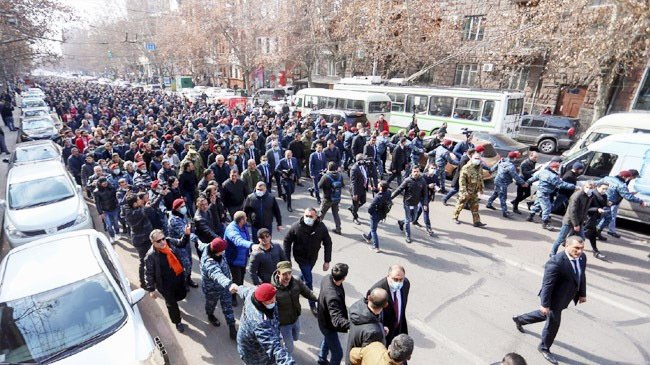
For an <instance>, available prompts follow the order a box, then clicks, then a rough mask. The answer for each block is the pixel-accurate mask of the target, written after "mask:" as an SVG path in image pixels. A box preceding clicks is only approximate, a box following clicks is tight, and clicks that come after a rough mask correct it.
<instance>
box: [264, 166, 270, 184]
mask: <svg viewBox="0 0 650 365" xmlns="http://www.w3.org/2000/svg"><path fill="white" fill-rule="evenodd" d="M263 167H264V182H265V183H267V184H268V183H269V172H268V171H267V170H266V166H263Z"/></svg>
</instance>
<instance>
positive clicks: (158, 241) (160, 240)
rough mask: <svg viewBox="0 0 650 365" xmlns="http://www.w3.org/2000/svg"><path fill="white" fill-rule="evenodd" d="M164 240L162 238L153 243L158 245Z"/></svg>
mask: <svg viewBox="0 0 650 365" xmlns="http://www.w3.org/2000/svg"><path fill="white" fill-rule="evenodd" d="M164 240H165V237H163V238H161V239H159V240H155V241H154V242H155V243H160V242H162V241H164Z"/></svg>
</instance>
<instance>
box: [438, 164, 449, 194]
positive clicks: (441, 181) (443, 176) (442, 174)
mask: <svg viewBox="0 0 650 365" xmlns="http://www.w3.org/2000/svg"><path fill="white" fill-rule="evenodd" d="M436 175H437V176H438V186H439V187H440V189H441V190H442V191H445V180H447V172H446V171H445V167H444V166H442V167H440V166H438V169H437V170H436Z"/></svg>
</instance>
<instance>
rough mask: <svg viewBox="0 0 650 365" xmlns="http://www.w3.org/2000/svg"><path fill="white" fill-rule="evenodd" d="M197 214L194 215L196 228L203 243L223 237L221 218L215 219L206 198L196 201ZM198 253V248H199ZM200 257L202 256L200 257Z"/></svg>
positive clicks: (197, 234)
mask: <svg viewBox="0 0 650 365" xmlns="http://www.w3.org/2000/svg"><path fill="white" fill-rule="evenodd" d="M196 208H197V209H196V213H195V214H194V227H195V233H196V236H197V237H199V240H200V241H201V242H212V240H213V239H215V238H217V237H221V236H222V235H223V231H224V228H223V225H222V224H221V222H220V220H219V217H216V218H215V217H214V216H213V215H212V211H211V210H210V204H209V203H208V199H206V198H205V197H202V196H201V197H199V198H198V199H197V200H196ZM197 253H198V248H197ZM199 256H200V255H199Z"/></svg>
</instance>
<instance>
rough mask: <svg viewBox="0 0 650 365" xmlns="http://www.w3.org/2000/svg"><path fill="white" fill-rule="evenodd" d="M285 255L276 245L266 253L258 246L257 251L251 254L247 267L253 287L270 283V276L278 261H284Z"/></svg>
mask: <svg viewBox="0 0 650 365" xmlns="http://www.w3.org/2000/svg"><path fill="white" fill-rule="evenodd" d="M286 259H287V255H285V254H284V251H283V250H282V247H281V246H280V245H278V244H272V245H271V248H270V249H269V250H268V251H265V250H264V249H262V247H261V246H260V250H259V251H255V252H253V254H252V255H251V257H250V264H249V265H248V273H249V274H250V276H251V280H252V281H253V285H260V284H262V283H270V282H271V276H272V275H273V273H274V272H275V270H276V266H277V264H278V262H280V261H286Z"/></svg>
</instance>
